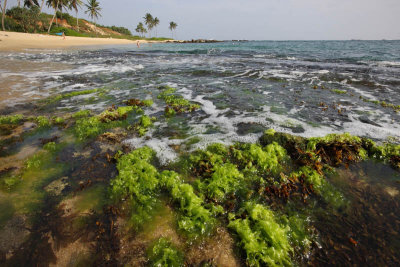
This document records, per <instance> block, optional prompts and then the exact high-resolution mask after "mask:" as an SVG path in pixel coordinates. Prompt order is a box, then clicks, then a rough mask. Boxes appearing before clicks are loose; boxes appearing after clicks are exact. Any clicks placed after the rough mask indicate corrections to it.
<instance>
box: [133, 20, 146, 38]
mask: <svg viewBox="0 0 400 267" xmlns="http://www.w3.org/2000/svg"><path fill="white" fill-rule="evenodd" d="M135 31H136V32H137V33H139V34H141V36H142V37H144V33H146V32H147V30H146V29H145V28H144V26H143V23H142V22H139V24H138V25H137V27H136V30H135Z"/></svg>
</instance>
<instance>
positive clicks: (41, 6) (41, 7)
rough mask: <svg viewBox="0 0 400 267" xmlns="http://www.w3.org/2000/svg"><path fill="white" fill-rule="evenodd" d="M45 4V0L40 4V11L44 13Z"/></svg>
mask: <svg viewBox="0 0 400 267" xmlns="http://www.w3.org/2000/svg"><path fill="white" fill-rule="evenodd" d="M43 6H44V0H42V4H41V5H40V13H42V9H43Z"/></svg>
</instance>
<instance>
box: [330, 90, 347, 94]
mask: <svg viewBox="0 0 400 267" xmlns="http://www.w3.org/2000/svg"><path fill="white" fill-rule="evenodd" d="M331 91H332V92H333V93H335V94H338V95H344V94H347V91H346V90H339V89H332V90H331Z"/></svg>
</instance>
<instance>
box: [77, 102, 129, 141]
mask: <svg viewBox="0 0 400 267" xmlns="http://www.w3.org/2000/svg"><path fill="white" fill-rule="evenodd" d="M133 110H134V107H131V106H128V107H119V108H110V109H108V110H106V111H104V112H102V113H101V114H99V115H98V116H93V117H89V118H87V117H81V116H85V115H87V112H81V113H79V114H78V116H76V114H74V115H75V117H78V118H79V119H78V120H77V121H76V124H75V127H74V133H75V135H76V137H78V139H79V140H81V141H83V140H85V139H87V138H93V137H96V136H98V135H100V134H102V133H104V132H105V131H107V130H108V129H111V128H116V127H122V126H125V125H126V123H124V120H126V119H127V117H128V114H129V113H131V112H132V111H133Z"/></svg>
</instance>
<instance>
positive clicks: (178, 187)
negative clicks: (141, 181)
mask: <svg viewBox="0 0 400 267" xmlns="http://www.w3.org/2000/svg"><path fill="white" fill-rule="evenodd" d="M160 181H161V184H162V185H163V187H164V188H166V190H167V191H168V192H169V194H170V195H171V197H172V199H173V200H174V202H175V203H177V204H178V206H179V211H180V212H181V215H180V217H179V219H178V228H179V230H181V231H182V232H184V234H185V235H187V236H188V237H189V238H190V239H192V240H194V239H198V238H199V237H201V236H205V235H208V234H210V233H211V231H212V229H213V228H214V225H215V223H216V220H215V219H214V218H213V217H212V213H211V212H210V211H209V210H208V209H206V208H205V207H204V205H205V203H204V201H203V200H202V199H201V198H200V197H198V196H197V195H196V194H195V193H194V189H193V187H192V186H191V185H190V184H187V183H183V182H182V179H181V178H180V177H179V175H178V174H177V173H176V172H174V171H163V172H162V173H161V175H160Z"/></svg>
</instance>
